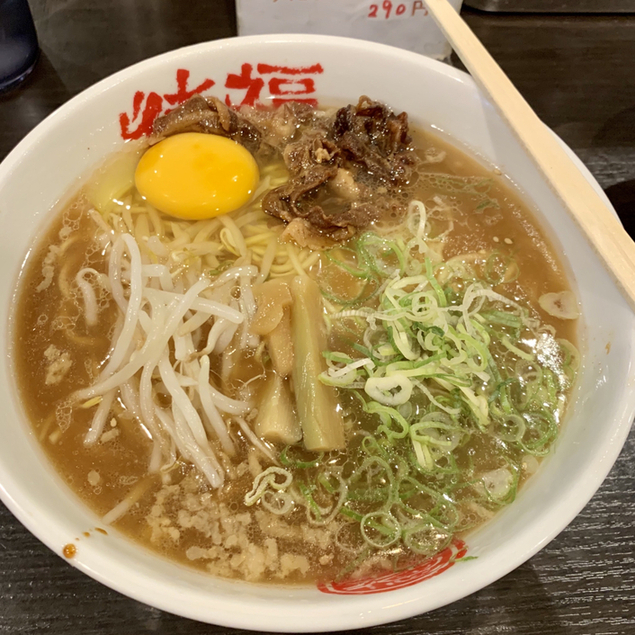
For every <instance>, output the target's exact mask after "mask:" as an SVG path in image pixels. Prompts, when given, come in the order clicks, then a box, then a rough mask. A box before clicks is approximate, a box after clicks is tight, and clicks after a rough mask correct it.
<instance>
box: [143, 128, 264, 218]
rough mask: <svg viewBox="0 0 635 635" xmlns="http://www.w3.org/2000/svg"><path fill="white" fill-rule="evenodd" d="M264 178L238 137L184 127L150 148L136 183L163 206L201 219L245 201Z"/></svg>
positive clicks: (174, 213)
mask: <svg viewBox="0 0 635 635" xmlns="http://www.w3.org/2000/svg"><path fill="white" fill-rule="evenodd" d="M258 178H259V175H258V166H257V165H256V161H255V160H254V158H253V156H252V155H251V154H250V153H249V151H248V150H246V149H245V148H244V147H243V146H241V145H239V144H238V143H236V142H235V141H232V140H231V139H227V138H226V137H220V136H217V135H210V134H202V133H199V132H184V133H183V134H178V135H174V136H173V137H168V138H167V139H164V140H163V141H160V142H159V143H157V144H156V145H155V146H152V147H151V148H150V149H149V150H147V151H146V152H145V154H144V155H143V156H142V157H141V160H140V161H139V164H138V165H137V169H136V172H135V185H136V186H137V190H138V191H139V193H140V194H141V196H143V197H144V198H145V199H146V200H147V201H148V202H149V203H150V204H151V205H153V206H154V207H156V208H157V209H158V210H161V211H162V212H165V213H166V214H170V215H171V216H176V217H177V218H184V219H187V220H200V219H204V218H212V217H213V216H218V215H220V214H227V213H228V212H233V211H234V210H236V209H238V208H239V207H241V206H243V205H244V204H245V203H247V201H248V200H249V199H250V198H251V195H252V193H253V191H254V190H255V188H256V185H257V184H258Z"/></svg>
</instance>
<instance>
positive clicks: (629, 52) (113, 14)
mask: <svg viewBox="0 0 635 635" xmlns="http://www.w3.org/2000/svg"><path fill="white" fill-rule="evenodd" d="M31 6H32V9H33V13H34V16H35V19H36V24H37V29H38V33H39V37H40V42H41V46H42V55H41V59H40V61H39V63H38V66H37V67H36V69H35V71H34V73H33V75H32V76H31V78H30V79H29V80H28V81H27V82H26V83H25V84H24V85H23V86H22V87H20V88H19V89H17V90H16V91H14V92H12V93H10V94H8V95H4V96H0V159H2V158H4V156H5V155H6V154H7V153H8V152H9V151H10V150H11V149H12V148H13V147H14V146H15V145H16V143H18V141H20V139H21V138H22V137H23V136H24V135H25V134H26V133H27V132H28V131H29V130H31V128H33V127H34V126H35V125H37V124H38V123H39V122H40V121H41V120H42V119H44V117H46V116H47V115H48V114H49V113H50V112H52V111H53V110H55V109H56V108H57V107H58V106H60V105H61V104H63V103H64V102H65V101H66V100H68V99H69V98H70V97H72V96H73V95H75V94H77V93H78V92H80V91H81V90H83V89H84V88H86V87H87V86H89V85H91V84H92V83H94V82H96V81H97V80H100V79H102V78H103V77H106V76H107V75H110V74H111V73H113V72H115V71H118V70H119V69H121V68H124V67H125V66H128V65H130V64H132V63H134V62H137V61H139V60H142V59H144V58H147V57H150V56H152V55H156V54H158V53H162V52H164V51H169V50H171V49H174V48H177V47H180V46H184V45H187V44H193V43H196V42H202V41H205V40H212V39H216V38H220V37H226V36H230V35H235V32H236V26H235V17H234V4H233V1H232V0H188V1H187V2H186V1H185V0H180V1H179V0H31ZM464 15H465V17H466V18H467V20H468V21H469V23H470V24H471V26H472V27H473V28H474V30H475V31H476V33H477V34H478V35H479V37H480V38H481V39H482V40H483V42H484V43H485V45H486V46H487V47H488V48H489V50H490V51H491V52H492V53H493V55H494V57H495V58H496V59H497V60H498V61H499V62H500V64H501V65H502V67H503V68H504V70H505V71H506V72H507V73H508V74H509V76H510V77H511V79H512V81H514V83H515V84H516V86H518V88H519V89H520V91H521V92H522V93H523V94H524V95H525V97H526V98H527V100H528V101H529V103H530V104H531V105H532V106H533V107H534V108H535V110H536V111H537V112H538V114H539V116H540V117H541V118H542V119H543V120H544V121H545V122H546V123H547V124H548V125H549V126H551V127H552V128H553V129H554V130H555V131H556V132H557V133H558V134H559V135H560V136H561V137H562V138H563V139H564V140H565V141H566V142H567V143H568V144H569V145H570V146H571V147H572V148H573V149H574V150H575V151H576V152H577V153H578V155H579V156H580V157H581V158H582V160H583V161H584V162H585V163H586V164H587V165H588V167H589V168H590V169H591V171H592V172H593V173H594V175H595V176H596V178H597V179H598V181H599V182H600V184H601V185H602V187H604V188H608V189H607V191H608V193H609V195H610V196H611V197H612V200H613V201H614V203H615V204H616V206H617V207H618V211H619V212H620V215H621V216H622V218H623V220H624V222H625V224H627V226H630V224H631V223H632V218H635V187H634V184H635V16H631V17H627V16H594V17H571V16H564V15H550V16H544V17H541V16H531V15H518V16H516V15H505V16H502V15H498V16H497V15H493V14H485V13H478V12H470V11H465V12H464ZM631 216H632V218H631ZM598 425H602V422H601V421H598ZM0 442H1V440H0ZM634 459H635V433H632V434H631V435H630V438H629V440H628V442H627V444H626V447H625V448H624V450H623V452H622V455H621V456H620V458H619V459H618V461H617V463H616V464H615V466H614V468H613V470H612V471H611V473H610V475H609V477H608V478H607V480H606V481H605V483H604V485H603V486H602V487H601V489H600V490H599V491H598V493H597V494H596V495H595V496H594V498H593V499H592V501H591V502H590V503H589V504H588V505H587V507H586V508H585V509H584V511H583V512H582V513H581V514H580V515H579V516H578V517H577V519H576V520H575V521H574V522H573V523H572V524H571V525H570V526H569V527H568V528H567V529H566V530H565V531H563V532H562V534H560V536H559V537H558V538H557V539H556V540H554V541H553V542H552V543H551V544H549V545H548V546H547V547H545V549H543V550H542V551H541V552H540V553H539V554H538V555H536V556H535V557H534V558H532V559H531V560H530V561H529V562H527V563H525V564H524V565H522V566H521V567H519V568H518V569H517V570H515V571H513V572H512V573H510V574H509V575H507V576H506V577H505V578H503V579H501V580H499V581H498V582H497V583H495V584H493V585H491V586H489V587H488V588H486V589H483V590H482V591H480V592H478V593H475V594H474V595H472V596H470V597H468V598H466V599H464V600H462V601H460V602H457V603H455V604H453V605H451V606H448V607H445V608H442V609H439V610H437V611H434V612H432V613H429V614H426V615H422V616H419V617H415V618H412V619H410V620H406V621H403V622H399V623H396V624H390V625H386V626H379V627H376V628H374V629H371V630H372V631H373V632H374V633H377V634H379V633H386V634H387V633H394V634H396V635H406V634H410V633H434V634H444V635H450V634H455V635H490V634H494V633H497V634H503V633H504V634H509V633H513V634H519V635H524V634H526V635H539V634H540V635H543V634H550V635H561V634H567V635H568V634H572V635H573V634H575V635H591V634H597V635H600V634H602V635H618V634H619V635H622V634H627V633H635V461H634ZM228 630H229V629H223V628H220V627H215V626H208V625H203V624H198V623H195V622H192V621H189V620H185V619H182V618H179V617H175V616H173V615H169V614H166V613H162V612H161V611H158V610H156V609H153V608H150V607H147V606H144V605H142V604H139V603H137V602H134V601H133V600H129V599H127V598H125V597H123V596H121V595H119V594H118V593H116V592H114V591H111V590H109V589H107V588H106V587H103V586H101V585H100V584H98V583H97V582H94V581H93V580H92V579H90V578H88V577H86V576H84V575H82V574H81V573H79V572H78V571H76V570H75V569H73V568H72V567H70V566H69V565H68V564H66V563H65V562H63V561H62V559H60V558H59V557H58V556H56V555H55V554H53V553H52V552H50V551H49V550H48V549H47V548H46V547H44V546H43V545H42V544H40V543H39V542H38V541H37V540H36V539H35V538H34V537H33V536H31V534H29V533H28V532H27V531H26V530H25V529H24V528H23V527H22V526H21V525H20V523H18V521H17V520H15V519H14V518H13V516H11V514H10V513H9V512H8V511H7V510H6V509H5V508H4V507H3V506H2V505H1V504H0V634H3V635H4V634H17V633H20V634H24V633H51V634H55V635H70V634H75V633H81V634H82V635H88V634H99V635H102V634H111V633H112V634H113V635H114V634H117V635H128V634H129V635H133V634H134V635H140V634H141V633H160V634H169V635H178V634H181V633H183V634H185V633H187V634H194V633H221V632H227V631H228Z"/></svg>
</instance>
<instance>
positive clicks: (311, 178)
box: [152, 95, 418, 246]
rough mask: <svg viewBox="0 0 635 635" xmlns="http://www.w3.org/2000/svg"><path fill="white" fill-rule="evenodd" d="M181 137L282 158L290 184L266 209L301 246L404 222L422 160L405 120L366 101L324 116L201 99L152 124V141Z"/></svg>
mask: <svg viewBox="0 0 635 635" xmlns="http://www.w3.org/2000/svg"><path fill="white" fill-rule="evenodd" d="M181 132H204V133H210V134H219V135H222V136H226V137H230V138H231V139H234V140H235V141H237V142H238V143H241V144H242V145H244V146H245V147H246V148H247V149H248V150H250V152H252V153H253V154H254V155H255V156H256V158H257V159H260V160H261V161H263V160H266V159H268V158H270V157H271V156H272V155H275V154H276V153H279V155H281V156H282V159H283V160H284V163H285V165H286V167H287V169H288V171H289V180H288V181H287V182H286V183H284V184H283V185H281V186H280V187H277V188H275V189H274V190H271V191H270V192H268V193H267V194H266V195H265V197H264V199H263V204H262V207H263V210H264V211H265V212H266V213H268V214H270V215H271V216H275V217H276V218H279V219H281V220H282V221H284V222H285V223H288V224H289V227H288V230H287V231H285V232H284V234H283V237H284V238H285V239H290V240H294V241H295V242H297V243H298V244H300V245H303V246H312V245H313V246H316V245H320V246H324V245H325V243H326V244H328V243H330V244H332V243H333V242H342V241H345V240H348V239H349V238H351V237H352V236H354V235H355V234H356V233H357V232H358V231H360V230H363V229H364V228H366V227H368V226H369V225H371V224H372V223H373V222H375V221H378V220H380V219H382V218H390V219H394V218H395V217H399V216H400V215H401V213H403V211H404V204H403V201H402V199H401V198H400V196H399V195H400V192H401V189H402V188H403V187H405V186H407V185H408V184H409V183H410V182H411V180H412V178H413V175H414V173H415V170H416V167H417V161H418V159H417V156H416V155H415V153H414V151H413V148H412V146H411V139H410V136H409V134H408V115H407V114H406V113H405V112H403V113H401V114H399V115H395V114H394V113H393V112H392V111H391V110H390V109H389V108H388V107H386V106H384V105H383V104H381V103H379V102H375V101H372V100H370V99H369V98H368V97H365V96H363V97H361V98H360V100H359V102H358V104H357V105H356V106H353V105H349V106H346V107H344V108H340V109H339V110H338V111H337V112H336V113H335V114H334V115H330V116H327V115H325V114H324V113H322V112H320V111H315V110H314V109H312V108H311V107H310V106H307V105H306V104H299V103H288V104H284V105H283V106H281V107H280V108H278V109H276V110H274V111H264V110H257V109H253V108H243V109H241V110H240V111H235V110H233V109H231V108H229V107H227V106H226V105H225V104H224V103H223V102H221V101H220V100H218V99H216V98H214V97H209V98H203V97H201V96H198V95H197V96H194V97H192V98H191V99H190V100H189V101H188V102H186V103H185V104H183V105H182V106H180V107H179V108H176V109H175V110H173V111H171V112H170V113H168V114H167V115H164V116H163V117H159V118H158V119H157V120H156V121H155V123H154V133H153V137H152V141H153V142H157V141H159V140H161V139H162V138H164V137H167V136H170V135H173V134H178V133H181ZM294 221H298V222H294ZM300 221H301V222H300ZM291 224H293V226H291Z"/></svg>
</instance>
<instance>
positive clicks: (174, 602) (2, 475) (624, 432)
mask: <svg viewBox="0 0 635 635" xmlns="http://www.w3.org/2000/svg"><path fill="white" fill-rule="evenodd" d="M305 43H309V44H312V45H324V46H328V47H333V46H335V47H337V48H340V49H347V48H348V49H355V50H356V51H361V52H363V51H365V50H368V51H372V52H374V53H377V52H378V51H379V52H382V53H383V54H385V55H386V56H389V57H392V58H394V59H404V60H409V61H411V62H412V61H416V62H417V63H418V64H421V65H423V66H427V67H429V68H434V69H435V70H437V71H438V70H440V66H442V67H443V73H444V74H445V75H447V76H449V77H451V78H453V79H455V80H457V81H459V82H461V83H462V84H464V85H467V86H468V87H469V89H470V90H472V91H476V92H478V88H477V86H476V84H475V82H474V81H473V80H472V79H471V77H470V76H469V75H467V74H466V73H464V72H462V71H460V70H458V69H454V68H452V67H449V66H447V65H442V64H441V63H440V62H437V61H435V60H432V59H429V58H426V57H424V56H421V55H419V54H416V53H411V52H409V51H405V50H402V49H397V48H394V47H392V46H387V45H383V44H377V43H373V42H366V41H363V40H357V39H352V38H343V37H338V36H322V35H306V34H273V35H256V36H248V37H244V36H243V37H233V38H226V39H221V40H215V41H211V42H202V43H199V44H194V45H191V46H187V47H182V48H179V49H175V50H173V51H169V52H166V53H163V54H161V55H157V56H154V57H151V58H149V59H146V60H143V61H141V62H138V63H136V64H134V65H132V66H129V67H127V68H125V69H123V70H121V71H118V72H117V73H115V74H113V75H110V76H109V77H106V78H104V79H102V80H101V81H99V82H98V83H96V84H94V85H92V86H90V87H89V88H87V89H86V90H84V91H82V92H81V93H79V94H78V95H76V96H75V97H73V98H72V99H70V100H69V101H67V102H66V103H64V104H63V105H62V106H60V107H59V108H58V109H57V110H56V111H54V112H53V113H51V114H50V115H49V116H48V117H46V118H45V119H44V120H43V121H42V122H41V123H40V124H38V125H37V126H36V127H35V128H34V129H33V130H32V131H31V132H29V133H28V134H27V135H26V136H25V138H24V139H23V140H22V141H21V142H20V143H18V144H17V146H16V147H15V148H14V149H13V150H12V151H11V152H10V153H9V154H8V155H7V157H6V158H5V159H4V160H3V162H2V163H1V164H0V189H1V188H2V185H3V182H5V180H6V179H7V178H10V176H11V172H12V170H13V168H14V167H15V166H16V165H17V164H18V162H19V161H20V160H21V157H22V155H23V154H25V153H26V152H27V151H29V150H30V149H32V148H33V147H34V146H35V145H36V144H37V143H38V141H39V139H40V138H41V137H43V136H45V135H46V134H47V133H48V132H49V130H51V129H54V128H55V127H56V125H57V123H58V121H60V120H62V119H65V118H66V117H69V116H71V115H72V114H73V112H74V111H76V110H78V109H81V108H82V106H83V105H84V103H85V102H87V101H90V100H92V99H94V98H95V97H98V96H99V95H100V94H102V93H103V92H105V91H107V90H109V88H110V87H112V86H114V85H117V84H118V83H120V82H122V81H124V80H126V79H128V78H130V77H134V76H136V75H138V74H140V73H143V72H145V71H147V70H151V69H153V68H155V67H158V66H160V65H161V64H163V63H164V62H166V61H168V60H174V59H175V58H177V57H179V56H180V55H188V54H190V53H192V52H199V51H200V52H201V53H204V52H205V53H206V52H209V51H220V50H224V49H229V48H234V47H242V46H251V45H254V44H258V45H262V44H282V45H297V46H302V45H303V44H305ZM481 100H482V101H486V99H485V98H484V97H482V96H481ZM563 145H564V144H563ZM565 148H566V149H567V152H568V154H569V156H570V157H571V158H572V159H573V160H574V162H575V163H576V164H577V165H578V167H579V168H580V169H581V170H582V172H583V173H584V175H585V177H586V178H587V180H589V181H590V182H591V183H592V184H593V186H594V187H595V188H596V190H598V192H599V193H601V195H602V196H603V197H604V198H605V200H608V199H606V197H605V195H604V193H603V192H602V190H601V188H600V187H599V185H598V184H597V182H596V181H595V179H594V178H593V176H592V175H591V173H590V172H589V171H588V169H587V168H586V167H585V166H584V165H583V164H582V163H581V161H580V160H579V159H577V157H576V156H575V154H574V153H573V152H572V151H571V150H570V149H569V148H568V147H566V145H565ZM625 393H628V395H626V396H625V397H624V398H623V401H622V403H621V407H620V410H619V413H620V416H619V417H616V423H615V425H614V433H613V435H612V436H610V437H608V438H607V439H606V441H605V443H604V444H603V445H602V446H601V447H600V448H598V450H597V452H596V454H595V455H594V458H593V460H592V467H593V470H592V473H591V474H590V475H589V476H588V478H586V479H585V480H584V482H582V483H580V484H579V488H578V489H577V491H576V494H577V496H576V497H569V499H568V500H567V501H565V503H564V505H563V507H561V508H560V509H559V515H558V518H559V521H558V522H557V523H555V524H554V525H553V526H551V527H548V528H547V527H544V531H542V532H541V533H540V537H539V538H535V539H533V540H531V541H528V542H527V545H526V547H525V548H524V549H523V550H522V552H521V553H518V552H511V551H510V550H509V549H507V550H503V551H504V552H503V553H501V554H499V556H498V557H497V559H496V560H497V566H495V567H492V568H491V569H490V570H489V571H485V572H481V574H480V575H479V576H478V577H477V576H471V577H470V576H467V578H466V580H464V583H463V584H462V585H457V587H456V589H455V590H454V591H453V592H452V593H450V594H448V595H445V596H444V597H443V598H435V600H434V601H433V602H431V603H429V606H428V607H427V608H426V609H424V610H425V611H430V610H434V609H436V608H439V607H441V606H444V605H446V604H449V603H451V602H454V601H457V600H459V599H461V598H463V597H465V596H467V595H470V594H471V593H474V592H475V591H477V590H479V589H481V588H484V587H485V586H487V585H489V584H491V583H492V582H494V581H496V580H498V579H499V578H501V577H503V576H504V575H506V574H507V573H509V572H510V571H512V570H513V569H515V568H516V567H518V566H520V565H521V564H522V563H524V562H525V561H527V560H528V559H529V558H531V557H532V556H533V555H534V554H535V553H536V552H537V551H539V550H540V549H541V548H542V547H544V546H545V545H546V544H547V543H549V542H550V541H551V540H553V539H554V538H555V537H556V536H557V535H558V534H559V533H560V532H561V531H562V530H563V529H565V527H566V526H567V525H568V524H569V523H570V522H571V521H572V520H573V518H574V517H575V516H576V515H577V514H578V513H579V512H580V511H581V510H582V508H583V507H584V506H585V505H586V504H587V503H588V501H589V500H590V499H591V497H592V496H593V495H594V493H595V492H596V491H597V490H598V488H599V487H600V485H601V484H602V482H603V481H604V479H605V477H606V475H607V474H608V472H609V471H610V469H611V467H612V466H613V464H614V462H615V460H616V459H617V457H618V455H619V453H620V451H621V449H622V446H623V445H624V443H625V441H626V438H627V436H628V433H629V431H630V427H631V422H632V421H633V417H634V416H635V386H629V387H628V390H625ZM618 419H619V420H618ZM600 449H601V450H602V451H601V452H600ZM0 498H1V499H2V500H3V502H4V503H5V504H6V506H7V507H8V508H9V510H10V511H11V512H12V513H13V514H14V516H16V517H17V518H18V520H20V522H21V523H22V524H23V525H24V526H25V527H27V529H29V531H31V533H33V534H34V535H35V536H36V537H37V538H38V539H39V540H40V541H42V542H43V543H44V544H46V545H47V546H48V547H49V548H50V549H51V550H53V551H54V552H55V553H58V555H59V544H60V543H59V541H58V539H57V537H55V538H54V537H53V535H52V533H51V532H50V530H49V528H48V527H47V525H46V522H43V521H45V520H46V519H45V518H40V517H39V515H38V511H37V510H35V512H34V511H33V510H32V509H29V506H28V496H27V497H25V496H23V492H22V488H21V485H20V483H18V482H16V481H15V480H14V479H13V478H12V477H11V474H10V473H9V472H7V471H6V469H5V466H4V465H3V464H2V463H1V462H0ZM24 501H26V502H24ZM541 528H542V526H541ZM534 533H536V532H534ZM86 553H87V554H89V551H88V550H87V552H86ZM70 564H72V565H73V566H75V567H77V568H78V569H80V570H81V571H82V572H84V573H86V574H87V575H89V576H91V577H92V578H94V579H96V580H97V581H99V582H101V583H103V584H105V585H106V586H108V587H110V588H112V589H114V590H116V591H119V592H121V593H123V594H125V595H126V596H128V597H131V598H133V599H135V600H138V601H141V602H144V603H146V604H150V605H152V606H155V607H157V608H160V609H162V610H166V611H169V612H171V613H174V614H177V615H181V616H184V617H188V618H191V619H196V620H199V621H202V622H213V623H215V624H220V625H223V626H229V627H234V628H247V629H253V630H261V629H263V628H264V629H268V628H275V629H276V630H279V631H285V632H305V631H317V630H319V631H332V630H345V629H353V628H359V627H360V626H372V625H377V624H382V623H386V622H392V621H396V620H399V619H404V618H407V617H411V616H414V615H417V614H419V613H421V612H422V609H421V608H419V607H418V606H417V602H416V598H415V599H414V600H413V599H412V594H411V595H410V599H408V600H407V601H405V602H399V603H395V602H391V603H390V605H389V606H380V603H378V606H377V610H376V611H370V612H369V611H368V610H367V608H368V607H366V610H365V611H364V615H363V620H362V613H361V611H360V612H359V613H355V611H352V612H351V611H347V612H344V611H341V612H340V611H339V610H334V611H333V614H330V613H331V612H330V611H323V615H321V617H320V620H321V621H320V622H319V624H318V623H316V622H313V623H311V622H310V621H309V620H307V622H306V623H304V624H298V623H296V622H294V623H292V624H289V625H288V626H285V625H284V624H281V623H280V620H278V621H276V620H275V618H273V617H272V616H267V617H264V616H257V615H254V614H252V613H250V612H247V611H245V612H244V613H243V612H240V611H238V612H235V613H234V614H233V615H231V617H230V615H229V612H228V611H226V612H224V613H223V614H222V615H220V614H219V615H213V616H212V615H211V611H210V609H209V607H205V606H202V607H201V606H194V605H187V606H186V605H184V604H182V603H181V602H182V597H180V596H179V594H174V595H173V596H170V595H169V594H165V595H164V596H163V597H162V598H160V600H158V599H157V598H156V597H154V596H151V595H150V594H149V592H148V591H147V590H146V589H145V588H144V587H143V586H142V585H139V586H134V585H133V582H132V577H131V578H130V579H127V578H126V577H121V576H119V577H116V575H115V571H114V570H113V571H106V572H105V571H103V570H101V569H99V568H94V567H93V562H92V561H91V560H90V558H89V557H87V558H86V561H85V562H84V561H83V559H78V560H75V561H71V562H70ZM119 566H120V565H117V567H119ZM393 593H394V592H393ZM393 597H394V598H395V599H396V596H393ZM349 601H350V600H349ZM351 603H352V602H351ZM240 604H241V601H240V598H238V599H237V600H236V606H235V608H238V607H239V606H240Z"/></svg>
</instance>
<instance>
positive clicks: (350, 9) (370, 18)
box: [236, 0, 462, 59]
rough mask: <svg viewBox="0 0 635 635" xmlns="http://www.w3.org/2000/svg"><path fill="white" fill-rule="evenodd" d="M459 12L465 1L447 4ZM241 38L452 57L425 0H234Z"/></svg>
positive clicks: (440, 57) (451, 0)
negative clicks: (353, 41)
mask: <svg viewBox="0 0 635 635" xmlns="http://www.w3.org/2000/svg"><path fill="white" fill-rule="evenodd" d="M449 1H450V4H452V5H453V6H454V7H455V8H456V10H457V11H458V10H459V9H460V8H461V4H462V0H449ZM236 13H237V16H238V33H239V34H240V35H258V34H263V33H319V34H323V35H344V36H347V37H353V38H359V39H362V40H371V41H373V42H381V43H383V44H392V45H393V46H398V47H400V48H404V49H408V50H410V51H415V52H416V53H422V54H424V55H428V56H429V57H434V58H437V59H442V58H444V57H447V56H448V55H449V54H450V52H451V49H450V45H449V44H448V43H447V41H446V40H445V38H444V37H443V34H442V33H441V31H440V30H439V29H438V28H437V26H436V24H435V23H434V20H433V19H432V17H431V16H430V15H429V14H428V10H427V9H426V6H425V3H424V2H423V0H236Z"/></svg>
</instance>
